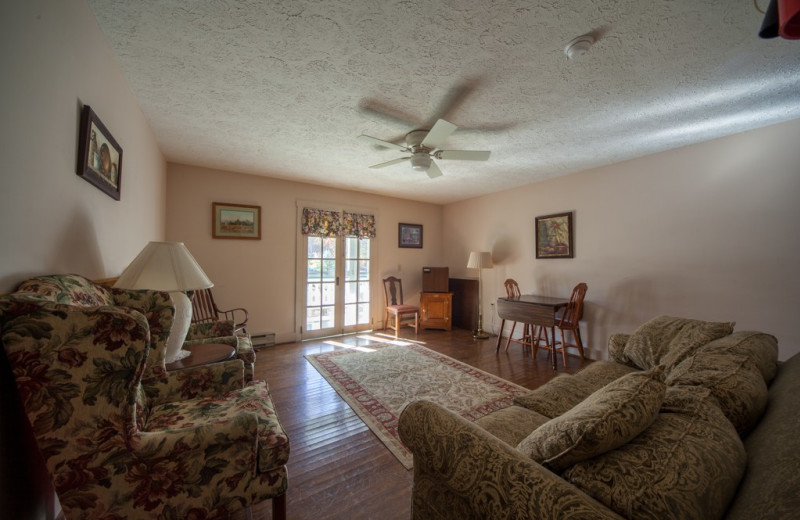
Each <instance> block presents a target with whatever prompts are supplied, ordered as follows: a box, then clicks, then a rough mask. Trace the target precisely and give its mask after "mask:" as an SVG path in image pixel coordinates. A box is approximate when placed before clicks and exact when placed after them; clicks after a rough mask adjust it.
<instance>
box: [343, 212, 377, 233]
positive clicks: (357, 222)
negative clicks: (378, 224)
mask: <svg viewBox="0 0 800 520" xmlns="http://www.w3.org/2000/svg"><path fill="white" fill-rule="evenodd" d="M342 214H343V221H344V227H343V228H342V235H344V236H346V237H358V238H375V215H365V214H362V213H349V212H347V211H344V212H342Z"/></svg>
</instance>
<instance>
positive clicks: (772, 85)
mask: <svg viewBox="0 0 800 520" xmlns="http://www.w3.org/2000/svg"><path fill="white" fill-rule="evenodd" d="M767 3H768V2H767V0H759V1H758V2H756V3H755V5H754V2H753V1H752V0H704V1H699V0H648V1H642V0H616V1H614V0H571V1H570V0H517V1H514V0H510V1H489V0H448V1H423V0H405V1H391V0H379V1H376V0H339V1H331V0H323V1H320V0H283V1H279V0H270V1H256V0H247V1H234V0H208V1H199V0H198V1H187V0H147V1H143V0H137V1H130V0H89V5H90V7H91V9H92V11H93V12H94V14H95V15H96V17H97V19H98V22H99V24H100V27H101V28H102V30H103V32H104V33H105V34H106V36H107V38H108V40H109V42H110V45H111V47H112V49H113V52H114V54H115V56H116V59H117V61H118V62H119V63H120V65H121V67H122V69H123V71H124V73H125V75H126V77H127V80H128V82H129V83H130V85H131V88H132V90H133V93H134V95H135V96H136V98H137V100H138V102H139V105H140V106H141V108H142V110H143V111H144V113H145V115H146V116H147V118H148V120H149V121H150V124H151V126H152V128H153V130H154V132H155V135H156V139H157V141H158V144H159V146H160V147H161V149H162V151H163V152H164V154H165V156H166V157H167V160H169V161H171V162H178V163H185V164H191V165H200V166H205V167H210V168H219V169H225V170H231V171H238V172H245V173H252V174H257V175H265V176H270V177H277V178H284V179H291V180H296V181H301V182H312V183H317V184H323V185H328V186H336V187H342V188H348V189H355V190H360V191H365V192H371V193H381V194H386V195H391V196H397V197H402V198H407V199H414V200H420V201H427V202H435V203H448V202H453V201H458V200H463V199H467V198H471V197H475V196H478V195H482V194H485V193H489V192H492V191H499V190H504V189H509V188H513V187H517V186H521V185H524V184H529V183H531V182H535V181H539V180H543V179H546V178H549V177H553V176H556V175H563V174H566V173H571V172H575V171H579V170H583V169H586V168H590V167H594V166H600V165H605V164H610V163H615V162H619V161H623V160H626V159H630V158H633V157H637V156H641V155H646V154H650V153H654V152H659V151H663V150H667V149H671V148H675V147H679V146H684V145H687V144H691V143H695V142H699V141H704V140H707V139H712V138H715V137H720V136H724V135H729V134H733V133H737V132H741V131H744V130H748V129H751V128H756V127H759V126H765V125H768V124H773V123H777V122H780V121H785V120H789V119H796V118H800V88H798V87H799V86H800V42H792V41H788V40H783V39H780V38H778V39H774V40H761V39H759V38H758V37H757V33H758V29H759V27H760V25H761V20H762V18H763V15H762V14H761V13H759V12H758V10H757V9H756V7H757V5H758V4H761V5H762V7H764V6H766V4H767ZM584 33H593V34H594V35H595V36H596V37H597V43H595V45H594V46H593V47H592V49H591V50H590V52H589V53H588V54H586V55H585V56H583V57H581V58H580V59H575V60H570V59H568V58H567V57H566V56H565V54H564V46H565V45H566V44H567V43H568V42H569V41H570V40H572V39H573V38H574V37H576V36H579V35H581V34H584ZM440 117H441V118H445V119H447V120H449V121H451V122H452V123H455V124H456V125H458V126H459V129H458V130H457V131H456V132H455V133H454V134H452V135H451V136H450V137H449V138H448V140H447V141H446V142H445V145H444V146H443V148H446V149H472V150H491V152H492V155H491V158H490V159H489V161H488V162H469V161H452V160H450V161H444V160H442V161H439V163H438V164H439V165H440V167H441V169H442V171H443V172H444V175H443V176H442V177H438V178H436V179H429V178H428V177H427V176H426V175H425V173H424V172H419V171H415V170H412V169H411V167H410V165H409V164H408V163H401V164H397V165H394V166H390V167H387V168H382V169H370V168H369V166H370V165H372V164H376V163H380V162H383V161H388V160H391V159H394V158H396V157H400V156H402V155H403V154H402V152H398V151H395V150H390V149H386V148H378V147H375V146H374V145H370V144H369V143H366V142H364V141H361V140H359V139H357V136H358V135H359V134H361V133H366V134H369V135H372V136H374V137H378V138H380V139H384V140H388V141H395V142H398V143H402V138H403V136H404V135H405V134H406V133H407V132H409V131H411V130H414V129H418V128H430V125H431V124H432V123H433V122H435V121H436V120H437V119H438V118H440ZM122 144H123V146H124V143H122Z"/></svg>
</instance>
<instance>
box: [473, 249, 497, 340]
mask: <svg viewBox="0 0 800 520" xmlns="http://www.w3.org/2000/svg"><path fill="white" fill-rule="evenodd" d="M491 267H494V266H493V265H492V253H490V252H489V251H480V252H478V251H472V252H471V253H470V254H469V261H468V262H467V269H477V270H478V330H476V331H475V333H474V334H473V335H472V337H473V338H475V339H486V338H488V337H489V334H487V333H486V332H485V331H484V330H483V301H482V300H483V282H482V281H481V270H483V269H490V268H491Z"/></svg>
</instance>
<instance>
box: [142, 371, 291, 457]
mask: <svg viewBox="0 0 800 520" xmlns="http://www.w3.org/2000/svg"><path fill="white" fill-rule="evenodd" d="M240 415H251V416H252V417H253V418H254V419H255V421H256V424H257V427H258V433H257V435H258V445H257V464H258V470H259V471H262V472H263V471H269V470H272V469H275V468H279V467H281V466H284V465H286V462H287V461H288V460H289V439H288V437H287V436H286V433H285V432H284V431H283V428H282V427H281V425H280V423H279V422H278V415H277V414H276V413H275V407H274V406H273V404H272V399H271V397H270V395H269V391H268V390H267V385H266V383H264V382H262V381H258V382H254V383H252V384H250V385H248V386H246V387H244V388H241V389H239V390H234V391H232V392H228V393H226V394H221V395H214V396H207V397H201V398H196V399H187V400H185V401H176V402H172V403H164V404H161V405H158V406H154V407H153V408H152V409H151V410H150V414H149V417H148V419H147V422H146V424H145V426H144V430H145V431H148V432H157V431H165V432H170V431H173V430H185V429H191V428H193V427H194V426H195V425H197V424H206V423H210V424H213V423H226V422H229V421H231V420H233V419H234V418H236V417H238V416H240Z"/></svg>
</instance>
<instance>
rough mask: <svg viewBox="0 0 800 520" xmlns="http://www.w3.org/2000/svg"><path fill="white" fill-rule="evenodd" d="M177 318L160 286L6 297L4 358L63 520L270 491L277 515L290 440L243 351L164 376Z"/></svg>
mask: <svg viewBox="0 0 800 520" xmlns="http://www.w3.org/2000/svg"><path fill="white" fill-rule="evenodd" d="M173 317H174V307H173V305H172V302H171V299H170V296H169V294H168V293H166V292H159V291H146V290H120V289H113V290H109V289H106V288H104V287H101V286H99V285H97V284H94V283H92V282H91V281H89V280H87V279H85V278H83V277H80V276H76V275H56V276H46V277H39V278H36V279H31V280H28V281H26V282H23V283H22V284H21V285H20V286H19V288H18V289H17V291H16V292H14V293H12V294H9V295H5V296H3V297H0V343H1V344H2V351H3V352H1V353H0V355H3V356H4V358H5V359H4V360H3V363H0V366H2V367H3V368H4V370H5V369H6V367H8V368H10V371H11V375H12V376H13V378H14V380H15V381H16V387H17V389H18V394H19V395H18V398H19V401H20V403H21V404H22V407H23V409H24V411H25V414H26V415H27V418H28V421H29V423H30V426H31V430H32V432H33V435H34V436H35V438H36V443H37V445H38V447H39V450H40V452H41V453H42V455H43V458H44V460H45V463H46V466H47V469H48V471H49V472H50V474H51V476H52V478H53V482H54V485H55V490H56V492H57V494H58V498H59V502H60V503H61V506H62V508H63V511H64V513H65V516H66V518H67V519H69V520H73V519H94V518H106V519H116V520H122V519H129V520H133V519H150V518H163V519H173V518H174V519H177V518H203V519H207V520H208V519H213V518H227V517H228V516H229V515H230V514H231V513H232V512H234V511H237V510H240V509H242V508H245V507H249V506H250V505H251V504H254V503H257V502H260V501H263V500H266V499H270V498H272V499H273V518H285V515H286V511H285V504H286V501H285V493H286V489H287V486H288V476H287V471H286V463H287V460H288V456H289V440H288V438H287V436H286V434H285V432H284V430H283V428H282V427H281V425H280V422H279V420H278V416H277V413H276V411H275V408H274V404H273V402H272V399H271V396H270V394H269V390H268V387H267V384H266V382H264V381H250V380H248V378H247V370H246V361H245V360H243V359H242V358H241V357H239V358H234V359H230V360H227V361H224V362H220V363H215V364H210V365H204V366H200V367H192V368H186V369H183V370H177V371H174V372H168V371H167V370H166V367H165V363H164V354H165V350H166V340H167V338H168V336H169V333H170V329H171V327H172V321H173ZM196 339H197V338H196ZM199 340H200V341H202V338H200V339H199ZM237 344H238V343H237ZM250 373H251V374H252V369H251V370H250ZM7 376H8V374H6V373H3V374H2V377H7ZM20 427H22V426H20Z"/></svg>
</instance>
